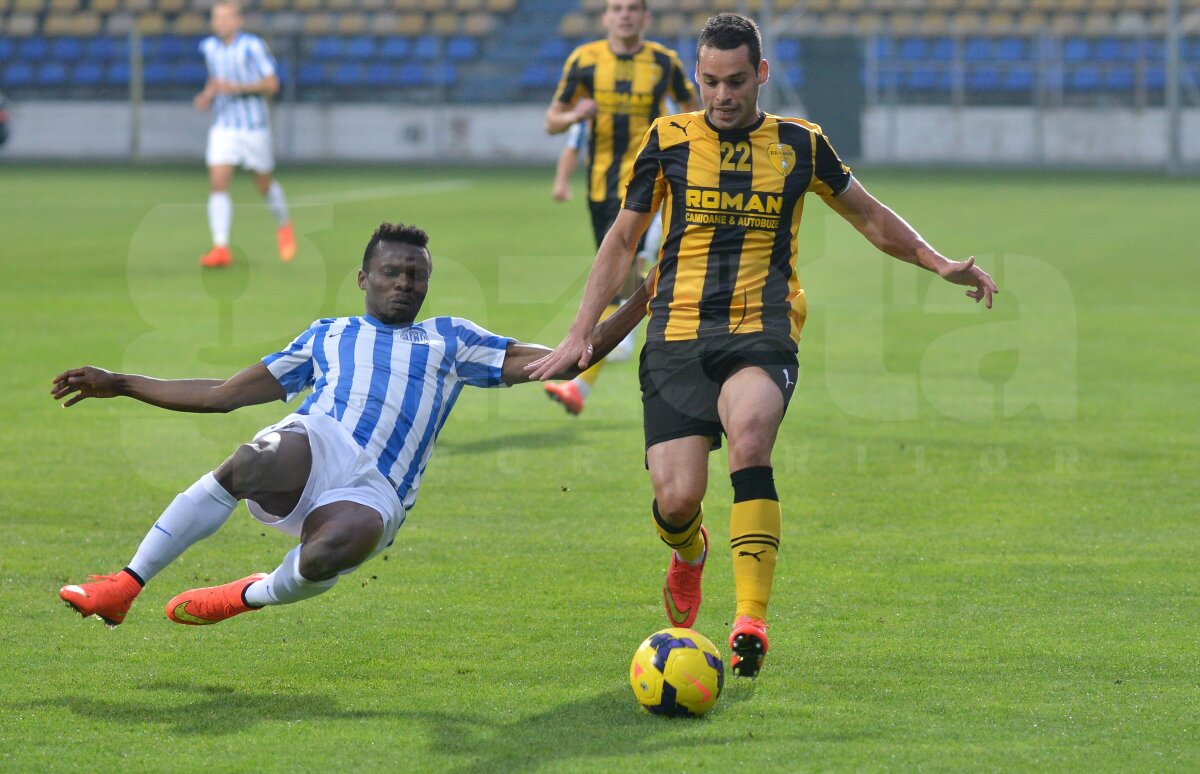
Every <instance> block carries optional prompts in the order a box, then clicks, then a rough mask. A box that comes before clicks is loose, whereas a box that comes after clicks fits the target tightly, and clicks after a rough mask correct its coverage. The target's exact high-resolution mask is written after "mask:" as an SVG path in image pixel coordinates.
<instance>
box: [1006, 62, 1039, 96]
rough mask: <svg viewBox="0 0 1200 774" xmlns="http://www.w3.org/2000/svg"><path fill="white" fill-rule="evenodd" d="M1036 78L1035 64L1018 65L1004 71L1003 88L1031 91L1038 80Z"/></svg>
mask: <svg viewBox="0 0 1200 774" xmlns="http://www.w3.org/2000/svg"><path fill="white" fill-rule="evenodd" d="M1036 78H1037V76H1036V74H1035V72H1034V69H1033V65H1028V64H1023V65H1017V66H1016V67H1013V68H1010V69H1009V70H1008V71H1006V72H1005V73H1004V77H1003V79H1002V83H1003V88H1004V89H1006V90H1008V91H1029V90H1030V89H1032V88H1033V85H1034V83H1036V82H1037V81H1036Z"/></svg>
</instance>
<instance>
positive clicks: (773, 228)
mask: <svg viewBox="0 0 1200 774" xmlns="http://www.w3.org/2000/svg"><path fill="white" fill-rule="evenodd" d="M851 179H852V178H851V175H850V168H849V167H847V166H846V165H845V164H843V163H842V161H841V159H839V158H838V155H837V153H836V152H835V151H834V150H833V146H832V145H830V144H829V140H828V139H827V138H826V137H825V135H824V134H823V133H822V132H821V127H820V126H818V125H816V124H814V123H810V122H808V121H805V120H803V119H799V118H782V117H780V116H773V115H770V114H763V115H760V116H759V120H758V121H757V122H756V123H754V124H753V125H751V126H749V127H746V128H744V129H738V130H728V131H719V130H717V129H715V128H714V127H713V126H712V125H711V124H709V122H708V120H707V119H706V118H705V115H704V111H697V112H695V113H684V114H682V115H677V116H665V117H663V118H660V119H658V120H656V121H655V122H654V124H653V125H652V126H651V127H650V130H649V131H648V132H647V133H646V137H645V139H644V140H643V141H642V144H641V147H640V148H639V149H638V154H637V159H636V161H635V163H634V168H633V176H632V178H631V179H630V181H629V188H628V191H627V193H626V196H625V203H624V206H625V208H626V209H630V210H635V211H637V212H652V211H653V210H654V209H655V208H656V207H658V206H659V203H660V202H662V206H663V210H662V219H663V234H664V239H663V245H662V249H661V250H660V252H659V259H658V277H657V279H656V281H655V287H654V289H653V293H652V295H651V298H650V303H649V312H650V323H649V327H648V328H647V340H658V341H663V340H665V341H683V340H688V339H696V338H700V337H704V336H716V335H729V334H737V333H753V332H758V331H766V332H773V333H775V334H777V335H778V336H780V337H781V338H783V339H788V338H790V339H791V340H792V341H793V342H796V343H798V342H799V341H800V328H801V327H802V326H803V325H804V316H805V311H806V310H805V301H804V290H803V288H801V287H800V279H799V277H797V276H796V253H797V231H798V229H799V227H800V217H801V214H802V213H803V210H804V194H805V193H807V192H809V191H812V192H814V193H817V194H820V195H824V196H831V195H832V196H836V195H838V194H841V193H843V192H845V190H846V189H847V188H849V187H850V183H851Z"/></svg>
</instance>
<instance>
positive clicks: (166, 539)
mask: <svg viewBox="0 0 1200 774" xmlns="http://www.w3.org/2000/svg"><path fill="white" fill-rule="evenodd" d="M311 467H312V453H311V451H310V449H309V446H308V439H307V437H306V436H304V435H303V434H300V433H290V432H285V433H269V434H267V435H265V436H263V437H261V438H259V439H257V440H255V441H253V442H251V443H248V444H243V445H242V446H239V447H238V448H237V449H236V450H235V451H234V453H233V454H232V455H230V457H229V458H228V459H227V460H225V462H223V463H222V464H221V466H220V467H218V468H217V469H216V470H215V471H213V472H212V473H207V474H205V475H204V476H203V477H201V479H200V480H199V481H197V482H196V483H194V484H192V486H190V487H188V489H187V490H186V491H184V492H183V493H182V494H179V495H178V496H176V497H175V499H174V500H173V501H172V502H171V504H170V505H169V506H167V509H166V510H165V511H163V513H162V515H161V516H159V517H158V520H157V521H155V522H154V526H153V527H151V528H150V531H149V532H147V533H146V536H145V537H144V538H142V542H141V544H140V545H139V546H138V549H137V552H136V553H135V554H134V556H133V558H132V559H131V560H130V561H129V564H128V565H127V566H126V567H125V569H123V570H121V571H119V572H116V573H113V574H112V575H102V576H92V578H93V580H92V581H91V582H88V583H79V584H70V585H67V586H63V587H62V589H60V590H59V592H58V593H59V597H61V598H62V600H63V601H65V602H66V603H67V604H69V605H71V607H73V608H75V609H76V610H77V611H79V613H81V614H82V615H84V616H90V615H95V616H97V617H99V618H100V619H101V620H103V621H104V622H105V623H107V624H108V625H109V626H116V625H118V624H120V623H121V622H122V621H124V620H125V615H126V613H127V612H128V611H129V608H130V606H131V605H132V604H133V601H134V599H136V598H137V596H138V594H139V593H140V592H141V590H142V587H143V586H145V584H146V583H149V582H150V580H151V579H153V578H154V576H155V575H157V574H158V573H160V572H161V571H162V570H163V569H164V568H165V567H167V565H169V564H170V563H171V562H173V561H175V560H176V559H178V558H179V556H180V555H182V554H183V552H184V551H186V550H187V549H188V548H189V547H191V546H192V545H194V544H195V543H197V542H199V541H200V540H203V539H204V538H206V537H208V536H210V535H212V534H213V533H215V532H216V531H217V530H218V529H220V528H221V526H222V525H223V524H224V523H225V522H226V521H227V520H228V519H229V516H230V514H231V513H233V509H234V508H235V507H236V506H237V502H238V500H240V499H242V498H244V497H246V496H248V495H254V497H255V500H256V501H259V502H262V501H264V500H265V501H266V502H269V503H270V504H271V506H272V508H274V509H278V510H276V511H275V512H280V513H288V512H290V511H291V510H292V509H293V508H295V506H296V503H297V502H298V501H299V498H300V494H301V492H302V491H303V490H304V484H305V482H306V481H307V479H308V475H309V470H310V469H311Z"/></svg>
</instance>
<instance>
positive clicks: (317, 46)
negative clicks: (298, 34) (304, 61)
mask: <svg viewBox="0 0 1200 774" xmlns="http://www.w3.org/2000/svg"><path fill="white" fill-rule="evenodd" d="M308 53H309V56H311V57H312V58H313V59H324V60H334V59H341V58H342V39H341V38H339V37H337V36H336V35H322V36H320V37H319V38H317V39H316V40H314V41H313V43H312V48H311V49H309V52H308Z"/></svg>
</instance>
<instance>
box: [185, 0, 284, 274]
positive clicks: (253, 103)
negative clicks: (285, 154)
mask: <svg viewBox="0 0 1200 774" xmlns="http://www.w3.org/2000/svg"><path fill="white" fill-rule="evenodd" d="M212 29H213V34H212V35H210V36H209V37H207V38H205V39H204V40H202V41H201V42H200V53H202V54H203V55H204V62H205V64H206V65H207V66H208V83H206V84H205V86H204V91H202V92H200V93H199V94H197V95H196V97H195V99H194V100H192V102H193V104H195V106H196V109H197V110H200V111H204V110H208V109H209V108H211V109H212V126H211V127H209V130H208V148H207V150H206V151H205V154H204V157H205V162H206V163H207V164H208V180H209V188H210V190H209V194H208V226H209V229H210V230H211V231H212V240H213V246H212V249H211V250H209V251H208V252H207V253H205V254H204V255H203V256H201V257H200V265H201V266H205V267H208V268H219V267H222V266H228V265H229V264H230V263H231V262H232V260H233V259H232V256H231V254H230V252H229V230H230V226H231V224H232V222H233V201H232V200H231V199H230V197H229V184H230V182H231V181H232V180H233V171H234V169H236V168H237V167H239V166H243V167H245V168H246V169H249V170H250V171H251V172H253V173H254V183H255V185H256V186H258V191H259V193H261V194H262V195H263V196H264V197H266V200H267V207H268V208H269V209H270V210H271V214H273V215H274V216H275V220H276V222H277V223H278V228H277V229H276V231H275V236H276V239H277V241H278V243H279V257H280V258H281V259H282V260H284V261H290V260H292V258H293V257H294V256H295V255H296V237H295V233H294V232H293V230H292V223H291V220H290V219H289V217H288V207H287V199H286V198H285V197H284V195H283V188H282V187H281V186H280V185H279V181H277V180H275V178H274V176H273V174H272V172H273V171H274V169H275V156H274V153H273V152H272V149H271V123H270V121H271V116H270V111H269V109H268V106H267V97H269V96H271V95H272V94H275V93H276V92H278V91H279V76H278V75H277V74H276V68H275V60H274V58H272V57H271V52H270V51H268V50H267V44H266V43H264V42H263V40H262V38H260V37H258V36H257V35H251V34H249V33H247V32H242V9H241V7H240V6H239V5H238V4H237V3H235V2H232V1H231V0H221V1H220V2H218V3H217V4H216V5H214V6H213V7H212Z"/></svg>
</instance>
